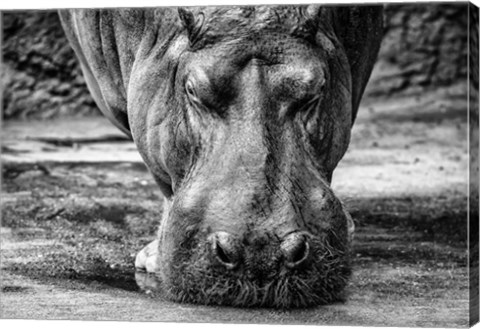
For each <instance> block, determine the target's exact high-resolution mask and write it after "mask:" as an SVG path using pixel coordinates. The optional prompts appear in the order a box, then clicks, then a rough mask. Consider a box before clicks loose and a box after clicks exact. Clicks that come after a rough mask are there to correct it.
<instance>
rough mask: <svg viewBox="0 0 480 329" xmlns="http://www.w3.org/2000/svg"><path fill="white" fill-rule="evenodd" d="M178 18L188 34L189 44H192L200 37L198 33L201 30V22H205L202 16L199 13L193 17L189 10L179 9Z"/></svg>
mask: <svg viewBox="0 0 480 329" xmlns="http://www.w3.org/2000/svg"><path fill="white" fill-rule="evenodd" d="M178 16H180V20H181V21H182V24H183V26H184V27H185V29H186V30H187V32H188V39H189V41H190V44H191V45H192V44H194V43H195V41H196V40H197V39H198V37H199V36H200V31H201V30H202V27H203V22H204V20H205V16H204V14H203V13H202V12H200V13H198V14H196V15H194V14H193V13H192V12H191V11H190V10H188V9H186V8H181V7H179V8H178Z"/></svg>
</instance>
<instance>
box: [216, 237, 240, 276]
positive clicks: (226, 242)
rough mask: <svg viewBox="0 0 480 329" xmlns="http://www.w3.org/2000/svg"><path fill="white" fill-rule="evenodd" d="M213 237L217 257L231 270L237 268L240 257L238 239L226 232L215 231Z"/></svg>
mask: <svg viewBox="0 0 480 329" xmlns="http://www.w3.org/2000/svg"><path fill="white" fill-rule="evenodd" d="M212 239H213V241H212V249H213V250H212V251H213V253H214V255H215V257H216V259H217V260H218V261H219V262H220V263H221V264H222V265H223V266H225V267H226V268H227V269H229V270H232V269H234V268H236V267H237V265H238V258H239V255H238V247H237V244H236V240H235V239H234V238H233V237H232V236H231V235H230V234H229V233H226V232H217V233H214V234H213V237H212Z"/></svg>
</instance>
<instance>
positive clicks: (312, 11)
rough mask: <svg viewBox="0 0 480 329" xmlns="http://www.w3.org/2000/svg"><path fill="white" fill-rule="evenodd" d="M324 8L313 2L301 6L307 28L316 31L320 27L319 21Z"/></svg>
mask: <svg viewBox="0 0 480 329" xmlns="http://www.w3.org/2000/svg"><path fill="white" fill-rule="evenodd" d="M323 8H324V7H322V6H321V5H319V4H312V5H307V6H301V7H300V13H301V14H302V16H303V19H304V23H303V24H304V26H305V28H306V29H307V30H310V31H312V32H314V33H315V30H316V29H317V28H318V23H319V21H320V16H321V13H322V9H323Z"/></svg>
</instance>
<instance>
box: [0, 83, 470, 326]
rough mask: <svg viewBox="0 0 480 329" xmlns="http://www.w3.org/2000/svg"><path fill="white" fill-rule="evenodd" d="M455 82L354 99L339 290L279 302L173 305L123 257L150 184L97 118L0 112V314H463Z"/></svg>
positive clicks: (398, 321) (463, 114)
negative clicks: (347, 257)
mask: <svg viewBox="0 0 480 329" xmlns="http://www.w3.org/2000/svg"><path fill="white" fill-rule="evenodd" d="M462 89H463V88H462V86H457V88H450V89H448V90H447V89H444V90H438V91H436V92H430V93H427V94H424V95H421V96H417V97H404V98H396V99H382V100H378V99H377V100H375V101H370V102H367V103H365V104H364V105H363V106H362V108H361V109H360V112H359V117H358V120H357V122H356V124H355V126H354V129H353V134H352V142H351V145H350V149H349V151H348V153H347V154H346V156H345V158H344V159H343V160H342V162H341V163H340V165H339V167H338V168H337V171H336V172H335V174H334V178H333V179H334V183H333V188H334V191H336V193H337V195H338V196H339V197H340V198H341V199H343V200H344V201H345V203H346V204H347V207H348V209H349V210H350V211H351V213H352V215H353V217H354V219H355V220H356V226H357V230H356V234H355V241H354V251H353V271H354V274H353V277H352V280H351V282H350V284H349V287H348V297H347V300H346V302H344V303H337V304H334V305H328V306H323V307H318V308H313V309H304V310H290V311H279V310H271V309H235V308H228V307H208V306H198V305H188V304H176V303H171V302H168V301H165V300H164V299H162V296H161V294H159V293H146V292H144V291H141V290H140V289H139V288H138V286H137V284H136V281H135V273H134V267H133V260H134V257H135V254H136V252H138V251H139V250H140V249H141V248H142V247H143V246H144V245H145V244H147V243H148V242H149V241H151V240H152V239H153V238H154V235H155V230H156V227H157V225H158V222H159V218H160V211H161V207H160V204H161V195H160V192H159V191H158V189H157V188H156V186H155V184H154V182H153V179H151V177H150V175H149V173H148V171H147V170H146V168H145V166H144V165H143V164H142V162H141V159H140V157H139V155H138V154H137V153H136V150H135V147H134V145H133V144H132V143H130V142H128V141H125V140H124V139H123V138H122V136H121V135H120V134H119V133H118V132H117V131H116V130H115V128H114V127H113V126H111V125H110V124H109V123H108V122H107V121H106V120H105V119H98V118H95V119H77V118H75V119H73V120H70V121H65V120H63V121H48V122H47V121H46V122H40V121H32V122H13V121H8V122H4V124H3V127H2V165H3V168H2V174H3V175H2V176H3V180H2V198H1V201H2V222H1V224H2V226H1V240H0V241H1V270H2V273H1V289H2V293H1V300H0V306H1V315H0V316H1V318H3V319H5V318H23V319H89V320H136V321H170V322H171V321H183V322H235V323H270V324H280V323H290V324H324V325H327V324H328V325H368V326H427V327H461V326H462V327H464V326H467V325H468V296H469V295H468V270H467V244H466V237H467V182H468V177H467V167H468V150H467V133H468V131H467V111H466V109H467V102H466V97H465V96H464V95H463V92H462Z"/></svg>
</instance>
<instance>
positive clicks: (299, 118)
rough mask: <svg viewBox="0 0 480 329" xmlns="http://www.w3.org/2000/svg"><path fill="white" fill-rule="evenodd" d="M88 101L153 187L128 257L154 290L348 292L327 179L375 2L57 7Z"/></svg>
mask: <svg viewBox="0 0 480 329" xmlns="http://www.w3.org/2000/svg"><path fill="white" fill-rule="evenodd" d="M59 14H60V18H61V22H62V25H63V27H64V30H65V32H66V35H67V38H68V40H69V42H70V43H71V46H72V47H73V49H74V51H75V53H76V55H77V57H78V59H79V61H80V63H81V68H82V71H83V74H84V76H85V79H86V82H87V85H88V87H89V90H90V92H91V94H92V96H93V98H94V99H95V101H96V103H97V104H98V107H99V108H100V110H101V111H102V112H103V113H104V115H105V116H107V117H108V118H109V119H110V120H111V121H112V122H113V124H115V125H116V126H117V127H118V128H119V129H120V130H121V131H123V132H124V133H125V134H127V135H128V136H130V137H131V138H132V139H133V141H134V143H135V144H136V146H137V148H138V151H139V153H140V154H141V156H142V158H143V160H144V162H145V164H146V165H147V167H148V168H149V170H150V171H151V174H152V176H153V178H154V179H155V181H156V183H157V184H158V186H159V188H160V190H161V192H162V194H163V196H164V200H163V213H162V218H161V219H159V220H160V225H159V229H158V236H157V238H156V239H155V241H153V242H152V243H151V244H149V245H148V246H146V247H145V249H143V250H142V251H140V252H139V253H138V255H137V257H136V260H135V266H136V267H137V269H139V270H142V269H143V270H144V271H147V272H151V273H154V274H155V275H156V277H158V280H159V282H160V287H161V288H160V289H161V291H162V293H163V295H164V296H165V298H167V299H170V300H173V301H177V302H188V303H200V304H216V305H230V306H237V307H252V306H258V307H272V308H298V307H309V306H316V305H320V304H326V303H332V302H335V301H341V300H345V295H346V294H345V290H346V289H344V288H345V286H346V285H347V283H348V279H349V276H350V274H351V266H350V253H351V252H350V248H351V247H350V245H351V239H352V235H353V231H354V224H353V221H352V218H351V216H350V215H349V214H348V212H347V211H346V208H345V206H344V205H343V203H342V202H341V201H340V200H339V199H338V198H337V197H336V196H335V194H334V193H333V191H332V189H331V187H330V184H331V180H332V174H333V172H334V169H335V167H336V166H337V164H338V162H339V161H340V160H341V158H342V156H343V155H344V153H345V152H346V150H347V147H348V144H349V141H350V130H351V127H352V124H353V122H354V120H355V117H356V113H357V110H358V107H359V103H360V99H361V97H362V94H363V92H364V89H365V86H366V84H367V81H368V79H369V76H370V74H371V71H372V68H373V65H374V62H375V59H376V56H377V53H378V50H379V46H380V42H381V38H382V32H383V28H382V24H383V14H382V7H381V6H337V7H335V6H322V5H318V4H316V5H292V6H286V5H282V6H221V7H189V8H172V7H168V8H138V9H137V8H133V9H131V8H130V9H113V10H112V9H88V10H83V9H82V10H61V11H60V12H59Z"/></svg>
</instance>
